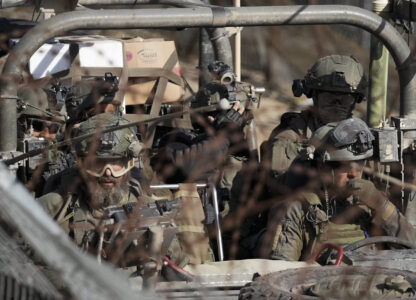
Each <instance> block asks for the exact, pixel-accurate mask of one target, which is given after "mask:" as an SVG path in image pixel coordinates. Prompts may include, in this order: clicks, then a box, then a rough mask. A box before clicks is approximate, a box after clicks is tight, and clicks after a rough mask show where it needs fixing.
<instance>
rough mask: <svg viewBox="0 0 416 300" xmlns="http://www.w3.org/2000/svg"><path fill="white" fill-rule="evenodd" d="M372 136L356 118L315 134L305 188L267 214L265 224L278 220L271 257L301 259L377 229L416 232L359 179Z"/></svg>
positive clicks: (394, 233)
mask: <svg viewBox="0 0 416 300" xmlns="http://www.w3.org/2000/svg"><path fill="white" fill-rule="evenodd" d="M373 140H374V137H373V135H372V133H371V132H370V131H369V129H368V127H367V126H366V124H365V123H364V122H363V121H362V120H359V119H347V120H344V121H341V122H340V123H338V125H336V123H329V124H327V125H325V126H323V127H321V128H320V129H318V130H317V131H316V132H315V133H314V135H313V136H312V139H311V143H312V145H314V148H315V149H316V150H315V151H314V154H313V155H314V159H313V161H312V166H313V169H312V170H309V171H308V172H309V173H310V175H309V178H310V181H309V183H308V184H306V187H309V188H310V190H309V192H306V191H303V192H301V193H299V194H298V195H297V196H296V199H295V200H296V201H295V202H290V203H289V206H288V208H287V211H286V213H285V215H284V217H283V218H282V215H281V213H282V211H283V210H284V208H283V206H285V205H286V204H284V203H280V204H278V206H279V207H276V209H274V210H273V211H272V213H271V214H270V215H269V225H270V226H269V228H273V227H274V228H276V226H273V224H272V223H276V222H279V221H280V223H279V225H278V226H277V230H276V231H275V234H274V238H273V239H272V240H273V243H272V251H271V258H272V259H283V260H291V261H297V260H305V259H308V258H310V257H311V254H313V253H314V252H315V251H316V250H317V248H319V245H321V244H323V243H327V242H333V243H336V244H340V245H343V244H347V243H352V242H356V241H358V240H361V239H364V238H365V237H366V236H368V235H371V234H373V233H374V232H380V231H381V232H384V234H385V235H390V236H396V237H399V238H403V239H406V240H408V241H414V238H415V237H416V232H415V231H414V229H413V228H412V226H411V225H410V224H409V223H408V221H407V220H406V218H405V217H404V216H403V215H402V214H401V213H400V212H399V211H398V209H397V208H396V207H395V206H394V205H393V204H392V203H391V202H390V201H389V199H388V198H387V196H386V195H385V194H384V193H382V192H380V191H379V190H378V189H377V188H376V187H375V186H374V184H373V183H372V182H371V181H368V180H365V179H363V178H362V170H363V166H364V165H365V163H366V160H367V159H369V158H371V157H372V155H373V148H372V141H373ZM293 169H294V167H293ZM289 172H292V167H291V169H290V170H289ZM293 172H295V170H293ZM301 172H304V173H305V169H301ZM313 178H315V179H316V178H318V179H317V180H313ZM290 200H293V199H290ZM279 215H280V216H279ZM376 230H378V231H376ZM266 240H267V239H266V238H264V241H266Z"/></svg>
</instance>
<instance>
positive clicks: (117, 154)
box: [38, 113, 187, 264]
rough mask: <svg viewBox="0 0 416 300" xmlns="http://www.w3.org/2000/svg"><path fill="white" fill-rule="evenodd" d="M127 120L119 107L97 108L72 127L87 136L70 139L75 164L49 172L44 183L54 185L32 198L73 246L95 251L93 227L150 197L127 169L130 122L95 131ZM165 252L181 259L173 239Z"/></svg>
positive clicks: (134, 146) (135, 148)
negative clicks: (109, 110) (97, 111)
mask: <svg viewBox="0 0 416 300" xmlns="http://www.w3.org/2000/svg"><path fill="white" fill-rule="evenodd" d="M127 123H128V121H127V120H125V119H124V118H123V117H122V116H120V115H119V113H103V114H98V115H95V116H93V117H91V118H89V119H88V120H86V121H84V122H82V123H80V124H79V126H77V127H76V128H75V129H74V130H76V131H75V137H80V136H84V135H89V134H92V136H90V137H89V138H86V139H83V140H80V141H76V142H74V144H73V145H72V150H73V152H74V154H75V156H76V163H77V166H76V167H74V168H71V169H67V170H64V171H63V172H61V173H60V174H57V175H54V176H52V177H51V178H50V182H49V186H52V187H54V189H53V190H52V191H51V192H49V193H47V194H46V195H44V196H42V197H40V198H39V199H38V201H39V203H40V205H41V206H42V207H43V208H44V209H45V210H46V212H47V213H49V215H51V216H52V217H53V218H54V219H55V220H56V222H57V223H59V224H60V225H61V227H62V228H63V229H64V230H65V231H66V232H67V233H68V234H69V235H70V236H71V237H72V238H73V239H74V241H75V243H76V244H77V245H78V246H79V247H82V248H84V249H87V250H89V251H93V252H94V253H95V254H97V251H98V250H97V249H99V247H100V246H99V245H100V235H99V234H100V230H99V228H100V226H103V224H106V222H107V221H105V220H107V219H108V218H109V217H111V215H110V213H111V212H112V211H114V210H116V211H117V210H122V211H125V213H126V214H127V210H131V207H136V204H140V205H137V207H140V206H141V205H144V204H146V203H149V202H153V201H152V199H151V198H150V195H149V194H148V193H146V192H144V189H142V185H141V183H140V182H139V181H138V180H137V179H135V178H134V177H133V176H132V175H131V172H132V170H133V167H134V162H135V160H136V159H138V158H139V155H140V152H141V150H142V145H141V143H140V142H139V141H138V139H137V137H136V130H135V127H127V128H123V129H119V130H115V131H111V132H107V133H101V132H102V130H104V129H106V128H108V127H114V126H120V125H123V124H124V125H125V124H127ZM114 220H116V217H115V216H114ZM166 222H167V221H166ZM141 226H144V224H141ZM101 231H102V230H101ZM162 232H163V231H162ZM172 238H173V237H172ZM101 240H102V239H101ZM104 240H105V239H104ZM168 245H169V243H168V244H167V246H168ZM139 246H140V245H139ZM159 246H160V245H159ZM129 249H130V248H129ZM142 250H143V249H142ZM98 253H100V251H98ZM167 255H168V256H169V257H170V258H171V260H172V261H174V262H175V263H177V264H182V263H184V262H186V261H187V258H186V257H185V256H184V255H183V253H182V252H181V249H180V246H179V245H178V244H177V240H175V239H173V241H172V243H171V244H170V248H169V250H168V254H167ZM103 256H104V257H105V255H103Z"/></svg>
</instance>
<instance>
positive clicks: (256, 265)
mask: <svg viewBox="0 0 416 300" xmlns="http://www.w3.org/2000/svg"><path fill="white" fill-rule="evenodd" d="M26 2H29V1H24V0H22V1H11V0H10V1H2V2H1V4H0V6H1V7H2V8H4V7H9V6H16V5H21V4H26ZM52 2H53V1H52ZM137 2H138V1H133V0H131V1H129V0H126V1H100V0H96V1H95V0H92V1H91V0H80V1H72V2H71V3H68V6H67V7H58V8H56V7H55V8H56V10H55V11H51V10H47V9H43V10H42V12H43V13H45V14H46V15H47V14H52V15H54V14H56V15H55V16H53V17H52V18H50V19H47V20H45V21H42V22H40V23H39V24H37V25H36V26H34V28H33V29H32V30H31V31H30V33H28V34H26V35H24V36H23V37H22V38H21V39H20V40H19V41H18V42H17V43H16V45H14V47H13V48H12V50H11V52H10V54H9V57H8V59H7V61H6V63H5V65H4V68H3V71H2V76H1V80H2V84H1V86H0V152H1V156H2V160H3V162H4V163H3V164H1V166H0V176H1V180H0V189H1V191H2V196H1V197H0V207H1V211H2V222H3V220H4V222H7V223H9V224H11V225H12V227H14V228H15V229H16V230H17V231H18V232H20V233H21V234H22V235H23V236H24V237H25V238H26V239H27V241H28V242H29V243H30V244H31V245H32V247H33V248H34V249H36V250H37V252H38V253H39V254H40V255H41V256H42V258H43V259H44V260H45V261H46V263H47V264H48V265H53V266H55V268H56V269H57V270H58V271H59V272H60V275H61V277H62V279H63V280H64V281H65V282H66V284H67V285H68V288H69V292H70V293H71V294H72V295H73V296H75V297H76V298H80V299H84V298H85V299H91V298H97V299H98V298H100V299H114V298H116V299H117V298H120V299H130V298H133V297H135V293H144V292H143V291H142V292H135V291H133V290H132V289H131V287H129V286H127V284H126V281H125V280H123V279H121V278H119V277H118V276H114V273H113V272H114V271H113V270H112V269H110V268H109V267H108V266H107V265H105V264H102V265H99V264H97V263H96V262H95V261H94V259H93V258H91V257H89V256H85V255H81V254H80V252H79V251H78V250H77V249H75V248H74V246H73V245H72V244H71V242H70V240H69V239H67V238H61V237H59V238H58V236H60V235H61V229H60V228H59V227H58V226H57V225H56V224H55V223H54V222H53V221H52V220H51V219H50V217H48V216H47V215H46V214H45V213H44V212H43V211H42V210H41V208H40V207H39V205H38V204H37V203H36V202H35V201H34V199H33V198H32V196H31V195H30V194H29V193H28V191H27V190H26V189H25V188H24V187H23V186H22V185H21V183H19V182H17V181H16V179H15V177H14V176H12V175H11V174H12V173H11V172H15V173H16V171H17V170H18V168H19V166H22V163H21V161H22V160H27V159H28V158H29V157H31V156H32V155H33V154H39V153H40V150H36V149H34V148H33V147H32V148H31V146H30V145H34V144H32V143H31V142H30V141H28V140H24V144H25V145H27V146H26V147H20V146H19V143H21V142H22V138H21V137H19V135H18V124H17V120H18V115H17V113H18V112H17V110H16V102H18V100H19V99H20V98H19V96H18V91H19V84H20V83H22V82H23V80H24V79H25V74H26V73H25V72H26V71H27V70H26V69H25V68H26V66H27V64H28V61H29V59H30V57H32V55H33V54H34V53H35V52H36V50H38V48H40V47H41V46H42V45H44V44H45V43H47V41H49V40H50V39H53V38H55V37H57V36H63V35H65V34H66V33H73V32H74V31H77V30H90V29H130V28H163V29H169V28H175V29H183V28H207V29H206V31H204V30H203V31H202V34H201V37H202V38H201V42H200V51H201V52H200V57H201V60H200V65H201V67H202V68H203V67H205V66H207V65H208V63H207V61H208V59H207V57H208V54H209V53H208V50H207V49H208V48H209V44H210V40H212V41H213V45H212V46H213V48H214V50H215V51H214V53H215V59H216V60H220V61H223V62H225V63H226V64H228V65H232V60H231V59H232V55H231V51H230V46H229V42H228V39H227V38H225V36H226V35H225V34H224V29H223V27H239V26H279V25H314V24H327V25H330V24H347V25H352V26H357V27H359V28H362V29H364V30H366V31H368V32H370V33H372V34H373V35H375V36H376V37H377V38H378V39H379V40H380V41H381V42H382V43H383V44H384V45H385V46H386V47H387V49H388V50H389V51H390V54H391V56H392V57H393V60H394V63H395V64H396V67H397V72H398V74H399V80H400V116H399V117H395V118H392V123H391V126H389V125H387V123H386V124H383V127H381V128H380V129H378V130H376V131H375V135H376V139H377V140H376V143H377V145H378V148H377V155H378V159H379V161H380V162H381V163H385V164H386V166H387V167H386V169H388V168H389V167H388V164H389V163H392V162H397V163H399V165H400V166H401V167H402V169H401V172H400V173H401V174H402V175H403V176H405V175H408V174H407V172H406V171H407V170H406V169H405V163H406V155H405V154H406V153H410V155H411V154H412V152H413V151H414V149H415V142H414V140H415V130H416V125H415V124H416V121H415V118H416V104H415V102H414V97H415V91H416V79H415V76H414V68H413V58H412V55H411V52H410V49H409V47H408V45H407V44H406V42H405V40H404V39H403V38H402V37H401V35H400V34H399V33H398V32H397V30H396V29H395V28H394V27H393V26H392V25H390V24H389V23H388V22H387V21H386V20H384V19H383V18H381V17H380V16H377V15H376V14H374V13H371V12H369V11H366V10H363V9H360V8H357V7H351V6H341V5H321V6H313V5H310V6H266V7H262V6H256V7H254V6H253V7H241V8H233V7H221V6H211V5H206V4H204V3H201V2H199V1H139V2H140V3H143V4H165V5H173V6H179V8H170V7H168V8H166V7H164V8H146V9H144V8H134V9H123V8H117V9H101V10H86V11H78V10H75V11H71V10H73V9H74V8H75V7H76V5H78V6H86V7H88V6H105V5H106V4H109V3H110V4H116V5H120V6H123V5H131V4H136V3H137ZM391 2H392V3H391V4H392V5H395V6H394V12H395V13H396V16H400V17H403V14H406V15H405V17H408V18H409V21H411V17H412V16H413V15H414V14H407V12H409V11H411V9H413V7H414V6H411V4H412V2H413V1H407V2H406V1H391ZM28 4H30V3H28ZM44 4H46V1H45V3H44ZM35 5H38V7H37V8H38V9H41V7H39V3H38V2H36V3H35ZM406 5H407V6H406ZM52 8H53V5H52ZM62 10H63V11H67V12H64V13H60V12H61V11H62ZM32 25H34V24H29V26H32ZM208 36H209V37H210V39H209V38H208ZM218 37H219V38H218ZM104 70H107V71H108V69H106V68H103V69H100V70H99V71H100V72H101V73H102V72H103V71H104ZM121 70H123V68H121ZM111 71H114V70H111ZM101 73H100V74H101ZM90 75H92V76H93V77H94V76H97V75H95V74H90ZM113 75H114V73H112V76H113ZM122 76H123V75H122V74H121V73H120V74H118V76H117V74H116V77H119V78H121V77H122ZM103 77H106V76H103ZM110 77H111V76H110V75H109V76H107V78H110ZM156 77H158V76H156ZM160 78H162V79H160V81H159V84H162V85H166V84H167V82H168V81H169V80H170V81H171V82H172V81H174V80H175V78H176V77H175V78H174V77H168V75H166V74H165V75H163V76H161V77H160ZM176 79H177V78H176ZM104 81H105V78H104ZM162 82H164V83H162ZM206 82H207V81H206V78H205V79H204V78H203V77H201V79H200V83H201V84H205V83H206ZM54 89H55V94H56V95H58V94H59V95H60V97H63V95H66V92H65V90H64V89H62V88H61V87H60V86H55V87H54ZM107 92H108V91H107ZM156 95H157V91H156ZM156 95H155V98H156ZM156 102H157V101H154V102H153V106H151V108H149V110H148V111H150V115H149V116H146V117H137V116H130V118H131V120H132V121H133V123H134V124H140V123H143V122H151V121H160V120H162V119H163V118H162V117H160V116H159V115H160V113H159V111H160V106H159V107H157V106H155V103H156ZM153 107H156V108H153ZM57 111H58V112H59V109H58V110H57ZM183 114H184V113H183V112H180V113H177V114H175V113H172V115H171V116H167V117H164V119H163V120H166V119H168V118H173V117H182V115H183ZM56 115H57V116H59V114H56ZM56 115H54V117H55V116H56ZM167 115H168V114H167ZM126 117H128V116H126ZM65 143H66V141H65V140H64V141H63V142H61V144H59V146H60V145H65ZM253 143H254V142H253ZM43 146H44V145H43V144H42V145H41V147H40V148H42V147H43ZM57 146H58V145H54V146H52V147H57ZM35 148H36V147H35ZM29 163H31V162H30V161H29ZM34 163H36V162H34ZM6 165H7V166H8V167H6ZM400 179H401V182H404V181H405V179H407V178H405V177H401V178H400ZM404 186H405V187H407V188H412V189H413V190H414V187H413V186H409V185H404ZM205 187H207V185H206V184H205V185H201V188H205ZM154 188H155V189H156V188H160V187H154ZM165 188H173V189H174V188H176V186H167V187H166V186H165ZM212 191H213V192H212V195H213V197H212V198H213V203H214V204H215V195H216V193H215V192H214V188H212ZM403 199H404V198H403ZM403 201H404V200H403ZM404 207H405V205H403V209H404ZM216 214H217V238H218V248H219V250H221V239H220V237H221V230H220V229H221V228H220V224H219V218H218V210H216ZM5 239H6V240H7V241H10V238H9V237H6V238H5ZM381 241H386V242H392V243H399V244H400V243H401V244H403V242H402V241H397V240H386V239H381ZM375 242H377V241H374V240H372V239H367V240H365V241H364V243H375ZM10 243H11V242H10ZM2 245H5V244H4V243H2ZM359 246H361V245H351V246H350V247H349V249H350V250H354V249H355V248H357V247H359ZM404 246H405V247H407V248H413V245H411V244H406V243H404ZM8 249H9V250H10V249H14V246H13V245H12V244H10V247H9V248H8ZM344 250H345V252H348V251H347V250H348V249H344ZM5 252H6V250H5ZM5 252H4V253H2V254H5ZM383 255H384V256H383ZM6 256H7V255H6ZM219 256H220V255H219ZM10 257H19V258H18V259H14V258H13V266H14V267H15V268H16V270H19V272H20V271H22V272H23V271H24V272H25V274H26V275H27V274H28V271H27V270H24V269H22V267H21V266H20V264H19V263H18V262H17V261H19V262H20V261H21V260H22V259H23V258H22V255H21V253H11V254H10ZM10 257H9V256H7V257H5V259H4V261H6V260H7V261H9V260H10V261H11V259H10ZM346 257H347V259H346V260H345V261H346V262H347V263H348V264H350V265H353V266H356V265H358V266H359V265H365V264H367V263H368V261H372V262H376V261H377V260H379V261H383V264H386V263H387V262H389V263H390V262H391V265H393V266H394V267H395V268H401V269H402V270H409V269H412V268H413V264H414V258H415V257H416V256H415V253H414V250H413V249H410V250H405V252H400V253H399V252H390V253H387V254H380V253H377V254H376V255H373V256H371V257H372V258H366V259H363V258H362V255H361V256H360V255H354V253H350V254H348V253H347V255H346ZM369 257H370V256H369ZM386 258H388V259H389V260H386ZM2 263H3V260H2ZM167 263H168V262H167ZM287 264H288V265H291V267H299V266H300V265H302V266H305V264H304V263H299V264H298V263H295V264H290V263H287ZM375 264H377V263H375ZM236 265H237V266H236ZM265 265H267V266H268V267H269V268H270V269H266V268H265ZM242 266H247V268H246V269H244V268H243V269H242ZM8 267H10V266H8ZM210 267H212V269H211V270H209V269H210ZM285 267H286V263H283V262H279V261H275V262H270V261H267V260H266V261H255V260H253V261H242V262H235V261H228V262H218V263H213V264H212V265H211V264H206V265H205V266H204V265H201V266H196V267H195V268H193V269H189V271H190V272H194V273H195V274H197V273H200V276H197V277H196V278H194V280H193V281H192V282H189V281H185V282H176V283H174V284H173V283H162V284H160V285H159V286H157V287H156V292H158V293H159V294H160V295H166V296H167V297H178V298H181V297H193V296H201V295H202V296H206V297H210V296H215V297H221V298H224V297H227V296H229V297H237V295H238V294H239V290H240V288H241V287H242V286H243V285H244V284H246V283H249V282H251V281H252V277H253V274H254V273H259V274H260V275H263V274H266V273H268V272H269V271H270V272H271V271H275V270H280V269H282V268H285ZM316 268H318V269H316V270H319V271H320V270H322V274H323V273H325V274H327V275H328V276H331V274H333V273H334V272H337V269H336V268H337V267H325V268H322V269H319V268H321V267H316ZM331 268H332V269H331ZM345 268H346V270H347V272H349V271H348V270H350V271H353V270H355V269H353V268H348V267H345ZM224 269H225V270H228V271H225V272H224ZM229 270H231V271H229ZM233 270H234V271H233ZM314 270H315V269H313V270H312V273H313V272H315V271H314ZM356 270H358V272H361V274H363V275H364V276H368V275H369V274H373V273H372V272H375V271H376V270H377V269H374V268H371V269H368V268H364V267H362V268H357V269H356ZM0 271H1V275H2V277H1V280H2V281H1V282H3V283H4V282H6V283H7V284H6V285H4V286H5V288H4V289H3V290H0V293H1V292H2V293H5V296H4V297H5V299H20V298H24V297H25V296H26V293H27V292H26V291H27V290H28V289H30V288H32V289H33V291H35V294H36V293H37V294H38V295H47V296H45V297H51V298H53V297H59V295H58V294H57V292H56V290H54V288H53V287H52V286H51V285H50V283H48V282H47V281H46V280H44V279H42V278H40V277H35V276H33V277H30V276H29V277H28V278H24V277H20V279H21V280H22V281H25V280H26V279H27V280H26V282H22V281H20V282H19V281H18V280H17V279H16V275H15V274H16V273H15V272H14V270H10V269H8V268H7V266H6V265H4V264H2V269H1V270H0ZM30 272H32V271H30ZM209 272H211V274H214V275H206V274H207V273H209ZM295 272H298V273H302V272H303V271H302V270H300V271H288V273H276V274H272V275H267V276H266V277H259V278H256V280H255V281H254V283H253V284H252V285H250V286H249V287H246V288H244V290H243V291H242V293H241V297H242V298H256V297H258V298H262V297H263V298H264V297H268V296H270V297H284V298H287V299H291V298H296V297H298V296H299V295H301V294H302V293H303V291H304V289H303V288H302V287H301V286H300V285H302V284H305V282H298V281H296V282H295V280H294V281H291V278H298V279H299V278H301V277H302V276H299V275H298V273H296V274H295V275H293V273H295ZM305 272H310V269H308V270H307V271H305ZM380 272H381V273H382V274H387V273H389V272H393V274H394V275H395V276H396V275H401V276H403V277H404V278H405V280H406V282H407V284H410V286H411V288H412V289H415V288H416V284H415V280H414V274H413V273H410V272H406V271H397V272H395V271H385V270H381V271H380ZM318 273H319V274H321V272H315V273H314V274H318ZM3 274H4V276H3ZM204 274H205V275H204ZM305 274H306V273H305ZM307 274H309V273H307ZM389 274H390V273H389ZM287 276H288V277H287ZM255 277H257V276H255ZM33 278H37V279H39V281H40V283H33V282H32V283H30V284H29V282H30V281H31V280H33ZM213 278H214V279H215V280H213ZM262 278H263V279H262ZM264 278H265V279H264ZM281 278H288V279H287V280H288V285H289V287H276V288H275V287H273V289H275V290H277V292H276V291H274V290H273V291H272V290H271V288H270V287H269V286H267V284H269V283H264V282H269V281H270V280H271V283H270V284H271V285H273V284H274V282H276V281H279V282H281ZM187 279H188V280H189V278H187ZM310 279H313V280H316V279H315V278H314V277H312V275H311V277H310ZM13 280H14V281H13ZM295 285H296V286H299V288H298V289H293V288H294V286H295ZM4 286H3V287H4ZM258 287H260V288H258ZM0 288H1V287H0ZM406 291H407V288H406ZM13 293H14V294H13ZM146 296H147V297H150V298H152V297H154V295H153V294H151V295H143V297H146ZM40 297H43V296H40ZM305 297H313V296H305ZM305 299H306V298H305ZM308 299H309V298H308Z"/></svg>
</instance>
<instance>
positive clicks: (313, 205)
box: [302, 193, 365, 258]
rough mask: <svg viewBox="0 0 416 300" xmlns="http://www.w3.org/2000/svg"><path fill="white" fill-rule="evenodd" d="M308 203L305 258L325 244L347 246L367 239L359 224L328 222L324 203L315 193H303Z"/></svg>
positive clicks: (305, 213) (304, 209) (305, 220)
mask: <svg viewBox="0 0 416 300" xmlns="http://www.w3.org/2000/svg"><path fill="white" fill-rule="evenodd" d="M303 197H304V199H305V200H306V202H305V203H304V204H303V206H302V208H303V211H304V227H305V228H304V237H303V238H304V241H305V244H304V245H306V253H305V252H303V254H302V255H303V257H304V258H306V257H307V256H309V255H313V254H314V253H315V251H316V250H317V248H319V246H320V245H322V244H324V243H334V244H337V245H341V246H342V245H346V244H350V243H354V242H356V241H359V240H362V239H365V234H364V231H363V230H362V228H361V226H360V225H357V224H335V223H333V222H331V221H329V220H328V218H327V214H326V212H325V211H324V210H323V206H322V202H321V200H320V199H319V197H318V196H317V195H316V194H314V193H303Z"/></svg>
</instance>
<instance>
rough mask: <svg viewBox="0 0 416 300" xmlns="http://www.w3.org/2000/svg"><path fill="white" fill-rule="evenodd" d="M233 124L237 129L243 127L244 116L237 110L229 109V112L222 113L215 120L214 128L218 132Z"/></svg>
mask: <svg viewBox="0 0 416 300" xmlns="http://www.w3.org/2000/svg"><path fill="white" fill-rule="evenodd" d="M231 124H233V125H234V126H236V127H241V125H242V124H243V116H242V114H241V113H240V112H239V111H237V110H235V109H229V110H228V111H227V112H223V113H220V114H219V115H218V116H217V117H216V118H215V120H214V123H213V126H214V128H215V129H216V130H220V129H223V128H225V127H228V126H231Z"/></svg>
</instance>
